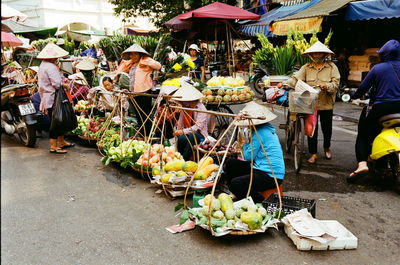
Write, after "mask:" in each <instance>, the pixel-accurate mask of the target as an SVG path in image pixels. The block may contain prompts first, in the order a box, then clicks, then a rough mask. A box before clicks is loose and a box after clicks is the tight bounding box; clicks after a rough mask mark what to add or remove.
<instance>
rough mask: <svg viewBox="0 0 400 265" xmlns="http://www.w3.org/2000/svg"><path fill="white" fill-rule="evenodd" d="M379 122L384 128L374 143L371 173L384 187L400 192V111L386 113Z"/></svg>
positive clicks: (370, 160)
mask: <svg viewBox="0 0 400 265" xmlns="http://www.w3.org/2000/svg"><path fill="white" fill-rule="evenodd" d="M379 122H380V123H381V124H382V126H383V129H382V132H381V133H380V134H379V135H378V136H377V137H376V138H375V139H374V141H373V143H372V151H371V155H370V157H369V161H368V167H369V174H370V176H371V177H373V179H375V180H377V181H378V183H377V184H380V185H381V186H382V187H383V188H388V189H394V190H396V191H397V192H399V193H400V113H395V114H390V115H385V116H383V117H381V118H380V119H379Z"/></svg>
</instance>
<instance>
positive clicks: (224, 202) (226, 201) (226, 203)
mask: <svg viewBox="0 0 400 265" xmlns="http://www.w3.org/2000/svg"><path fill="white" fill-rule="evenodd" d="M218 200H219V202H220V203H221V210H222V211H223V212H224V213H225V212H226V211H227V210H229V209H232V210H233V201H232V198H231V196H229V195H228V194H226V193H221V194H220V195H218Z"/></svg>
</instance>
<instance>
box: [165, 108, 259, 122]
mask: <svg viewBox="0 0 400 265" xmlns="http://www.w3.org/2000/svg"><path fill="white" fill-rule="evenodd" d="M169 107H170V108H173V109H180V110H188V111H196V112H201V113H206V114H212V115H218V116H224V117H232V118H236V117H237V116H238V114H230V113H223V112H218V111H212V110H199V109H192V108H185V107H179V106H172V105H170V106H169ZM243 119H256V120H265V117H264V116H259V117H252V116H247V115H244V116H243Z"/></svg>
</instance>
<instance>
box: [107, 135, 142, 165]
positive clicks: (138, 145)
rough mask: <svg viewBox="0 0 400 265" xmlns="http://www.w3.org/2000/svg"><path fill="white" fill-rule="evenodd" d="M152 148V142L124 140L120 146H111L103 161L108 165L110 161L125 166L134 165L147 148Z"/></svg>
mask: <svg viewBox="0 0 400 265" xmlns="http://www.w3.org/2000/svg"><path fill="white" fill-rule="evenodd" d="M148 149H150V144H147V143H145V142H144V141H138V140H132V139H129V140H126V141H122V143H120V144H119V145H118V146H111V147H110V148H109V149H108V150H107V151H106V156H105V157H103V159H102V162H103V164H105V165H108V164H109V163H110V162H117V163H120V165H121V166H122V167H123V168H125V167H127V166H134V165H135V163H136V161H137V160H138V159H139V157H140V156H141V155H142V154H143V153H144V151H145V150H148Z"/></svg>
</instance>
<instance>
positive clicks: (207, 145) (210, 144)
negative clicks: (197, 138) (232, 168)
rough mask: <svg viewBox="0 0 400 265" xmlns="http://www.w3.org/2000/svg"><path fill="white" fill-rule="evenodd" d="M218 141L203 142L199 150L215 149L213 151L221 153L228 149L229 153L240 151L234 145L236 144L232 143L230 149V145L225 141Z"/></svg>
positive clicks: (208, 150)
mask: <svg viewBox="0 0 400 265" xmlns="http://www.w3.org/2000/svg"><path fill="white" fill-rule="evenodd" d="M216 143H217V142H209V141H204V142H203V143H201V144H200V145H199V147H198V148H199V150H200V151H203V152H210V151H211V150H213V148H214V147H215V148H214V150H213V152H217V153H221V154H224V153H225V152H226V151H228V153H238V152H239V151H238V150H237V149H236V148H235V147H234V146H235V145H231V146H230V147H229V149H228V145H227V144H224V143H221V142H220V143H218V144H216Z"/></svg>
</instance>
